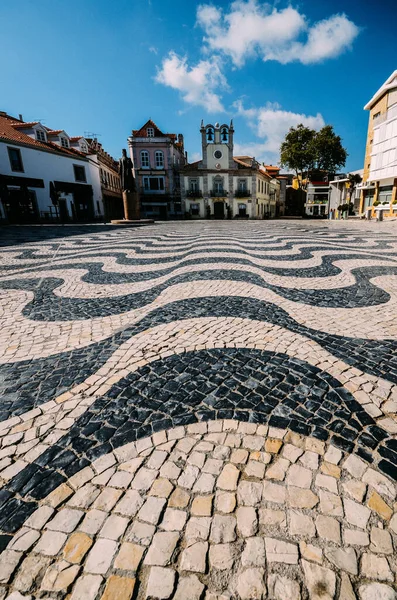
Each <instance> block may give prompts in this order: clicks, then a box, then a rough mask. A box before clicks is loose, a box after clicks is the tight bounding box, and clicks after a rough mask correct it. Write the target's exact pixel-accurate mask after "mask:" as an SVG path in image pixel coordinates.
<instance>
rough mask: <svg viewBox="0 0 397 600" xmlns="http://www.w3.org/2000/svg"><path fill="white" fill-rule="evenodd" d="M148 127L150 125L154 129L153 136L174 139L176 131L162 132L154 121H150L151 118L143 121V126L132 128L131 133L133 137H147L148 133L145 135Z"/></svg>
mask: <svg viewBox="0 0 397 600" xmlns="http://www.w3.org/2000/svg"><path fill="white" fill-rule="evenodd" d="M148 127H151V128H152V129H154V137H169V138H171V139H172V140H176V133H163V132H162V131H161V129H159V128H158V127H157V125H156V123H155V122H154V121H152V119H149V121H147V122H146V123H145V125H144V126H143V127H141V128H140V129H133V130H132V135H133V136H134V137H148V135H147V129H148Z"/></svg>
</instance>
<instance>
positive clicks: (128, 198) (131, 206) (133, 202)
mask: <svg viewBox="0 0 397 600" xmlns="http://www.w3.org/2000/svg"><path fill="white" fill-rule="evenodd" d="M123 204H124V218H125V219H126V220H127V221H138V220H139V219H140V213H141V211H140V206H139V194H138V192H129V191H124V192H123Z"/></svg>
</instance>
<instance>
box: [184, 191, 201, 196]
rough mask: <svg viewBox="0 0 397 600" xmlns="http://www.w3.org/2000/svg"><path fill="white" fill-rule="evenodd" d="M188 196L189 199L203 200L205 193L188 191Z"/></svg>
mask: <svg viewBox="0 0 397 600" xmlns="http://www.w3.org/2000/svg"><path fill="white" fill-rule="evenodd" d="M186 196H187V197H188V198H202V197H203V192H202V191H201V190H188V191H187V192H186Z"/></svg>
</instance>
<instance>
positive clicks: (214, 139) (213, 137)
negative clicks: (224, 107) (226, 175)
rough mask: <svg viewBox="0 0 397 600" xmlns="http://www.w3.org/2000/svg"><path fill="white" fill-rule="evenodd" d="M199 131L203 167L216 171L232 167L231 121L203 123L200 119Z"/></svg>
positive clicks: (232, 129) (232, 131) (232, 130)
mask: <svg viewBox="0 0 397 600" xmlns="http://www.w3.org/2000/svg"><path fill="white" fill-rule="evenodd" d="M200 133H201V146H202V153H203V161H202V166H203V168H204V169H211V170H212V169H213V170H217V171H222V170H227V169H230V168H233V133H234V128H233V121H231V122H230V125H226V124H224V125H219V123H215V125H212V124H211V123H209V124H208V125H204V121H201V127H200Z"/></svg>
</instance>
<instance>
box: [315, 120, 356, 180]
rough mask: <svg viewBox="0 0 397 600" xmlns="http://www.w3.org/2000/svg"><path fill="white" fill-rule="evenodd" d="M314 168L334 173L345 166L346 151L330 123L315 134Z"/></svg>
mask: <svg viewBox="0 0 397 600" xmlns="http://www.w3.org/2000/svg"><path fill="white" fill-rule="evenodd" d="M314 146H315V153H316V168H317V169H318V170H319V171H325V172H326V173H336V172H337V171H338V170H339V169H340V168H341V167H344V166H345V163H346V159H347V156H348V154H347V152H346V150H345V148H344V147H343V146H342V139H341V137H340V136H339V135H336V134H335V132H334V128H333V127H332V125H325V127H323V128H322V129H320V131H318V132H317V133H316V135H315V140H314Z"/></svg>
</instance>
